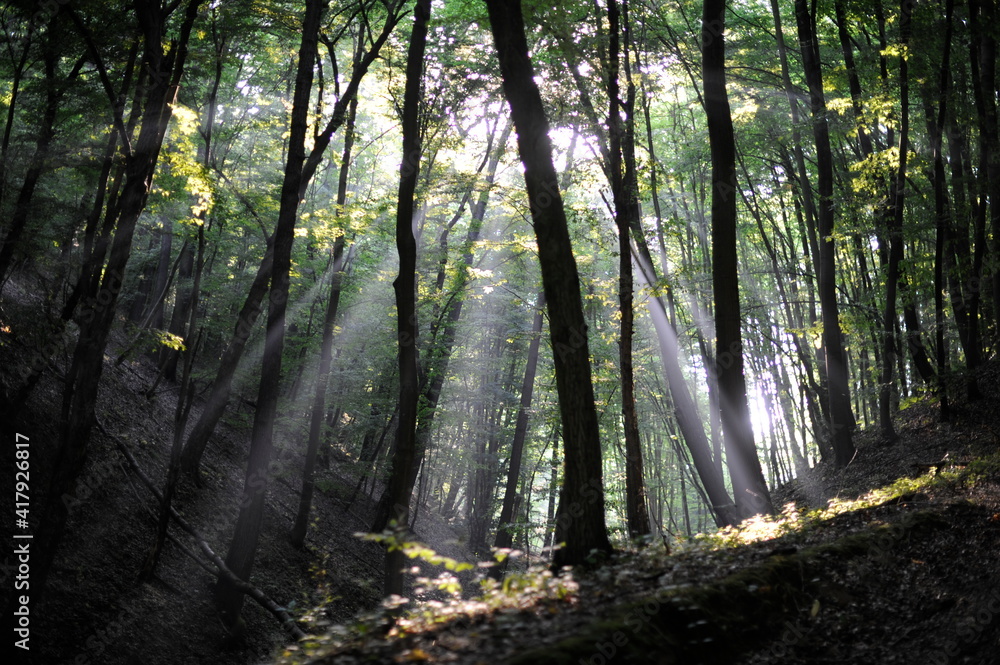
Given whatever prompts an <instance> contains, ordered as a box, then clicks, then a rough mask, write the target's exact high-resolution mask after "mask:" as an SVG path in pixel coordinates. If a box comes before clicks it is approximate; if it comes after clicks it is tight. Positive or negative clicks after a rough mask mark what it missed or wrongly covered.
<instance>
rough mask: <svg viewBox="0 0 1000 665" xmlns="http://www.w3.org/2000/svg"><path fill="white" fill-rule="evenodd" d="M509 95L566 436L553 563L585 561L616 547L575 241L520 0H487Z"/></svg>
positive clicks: (580, 562) (502, 73)
mask: <svg viewBox="0 0 1000 665" xmlns="http://www.w3.org/2000/svg"><path fill="white" fill-rule="evenodd" d="M486 6H487V8H488V10H489V16H490V28H491V29H492V32H493V40H494V44H495V46H496V50H497V57H498V59H499V62H500V72H501V75H502V77H503V90H504V96H505V97H506V98H507V102H508V104H509V105H510V109H511V115H512V116H513V119H514V126H515V128H516V129H517V144H518V151H519V153H520V155H521V162H522V163H523V165H524V181H525V187H526V189H527V192H528V201H529V205H530V207H531V218H532V222H533V224H534V228H535V237H536V239H537V242H538V260H539V263H540V264H541V269H542V284H543V286H544V290H545V300H546V302H547V303H548V313H549V335H550V339H551V342H552V349H553V353H554V361H555V372H556V389H557V391H558V394H559V411H560V414H561V420H562V426H563V437H564V441H565V453H566V454H565V476H564V481H563V489H562V493H561V494H560V497H559V509H558V511H557V518H556V541H557V542H562V543H565V546H564V547H562V548H561V549H559V550H558V551H557V552H556V554H555V557H554V559H553V566H554V567H556V568H559V567H561V566H564V565H575V564H582V563H585V562H586V561H587V560H589V559H590V558H591V557H592V555H593V553H594V552H595V550H596V552H598V553H602V554H603V553H610V552H611V549H612V548H611V542H610V541H609V540H608V532H607V526H606V525H605V520H604V482H603V472H602V468H601V440H600V430H599V428H598V422H597V410H596V408H595V406H594V386H593V383H592V382H591V372H590V350H589V348H588V344H587V324H586V322H585V320H584V317H583V306H582V303H581V299H580V278H579V275H578V273H577V269H576V259H575V258H574V257H573V248H572V246H571V243H570V238H569V229H568V227H567V224H566V213H565V210H564V209H563V203H562V197H561V196H560V194H559V184H558V177H557V175H556V170H555V167H554V166H553V163H552V145H551V143H550V141H549V137H548V120H547V119H546V117H545V110H544V108H543V106H542V98H541V94H540V93H539V90H538V85H537V84H536V83H535V80H534V71H533V67H532V64H531V59H530V56H529V55H528V42H527V38H526V36H525V31H524V17H523V15H522V13H521V2H520V0H487V2H486Z"/></svg>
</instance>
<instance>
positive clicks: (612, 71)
mask: <svg viewBox="0 0 1000 665" xmlns="http://www.w3.org/2000/svg"><path fill="white" fill-rule="evenodd" d="M622 7H623V8H624V12H625V25H624V26H623V25H622V21H621V14H622V12H621V11H620V10H619V6H618V0H611V1H610V2H609V3H608V38H609V41H608V99H609V101H610V109H609V111H608V142H609V144H610V145H609V151H608V152H609V165H608V166H609V171H610V177H611V191H612V197H613V199H614V204H615V224H616V225H617V226H618V307H619V312H620V313H621V322H620V336H619V342H618V357H619V365H620V373H621V400H622V428H623V430H624V433H625V514H626V519H627V521H628V532H629V535H630V536H632V537H640V536H645V535H647V534H649V513H648V511H647V508H646V489H645V485H644V481H643V472H642V441H641V439H640V438H639V418H638V416H637V414H636V410H635V376H634V371H633V362H632V337H633V332H634V330H633V329H634V320H635V311H634V309H633V291H634V287H633V277H632V249H631V243H630V241H629V233H630V229H631V228H632V226H633V225H635V224H637V223H638V221H639V192H638V187H637V183H636V170H635V132H634V126H635V117H634V115H635V86H634V85H633V83H632V77H631V65H630V62H629V49H628V46H629V45H628V41H627V40H628V36H627V34H628V33H627V31H628V29H629V25H628V15H627V11H628V9H627V7H628V6H627V4H626V3H625V0H622ZM623 34H624V35H625V42H626V43H625V44H624V49H623V48H622V46H623V44H622V43H621V42H622V39H621V37H622V36H623ZM621 53H624V55H625V63H624V64H625V67H624V68H625V76H626V93H625V99H624V100H623V99H622V97H621V88H620V85H619V82H618V78H619V74H620V70H621V67H620V64H619V63H620V54H621ZM623 115H624V121H623V118H622V116H623Z"/></svg>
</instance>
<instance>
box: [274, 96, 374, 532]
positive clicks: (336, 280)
mask: <svg viewBox="0 0 1000 665" xmlns="http://www.w3.org/2000/svg"><path fill="white" fill-rule="evenodd" d="M357 116H358V101H357V97H355V98H354V100H352V101H351V106H350V109H349V111H348V113H347V125H346V127H345V128H344V150H343V153H342V154H341V157H340V175H339V178H338V181H337V216H338V217H342V216H343V214H344V204H345V203H347V174H348V171H349V170H350V165H351V150H352V149H353V148H354V122H355V120H356V118H357ZM344 239H345V234H344V232H341V234H340V235H338V236H337V239H336V240H335V241H334V243H333V267H332V268H331V273H332V276H331V278H330V298H329V300H328V301H327V305H326V316H325V317H324V319H323V341H322V347H321V349H320V357H319V371H318V372H317V374H316V392H315V394H314V396H313V405H312V415H311V418H310V421H309V443H308V445H307V446H306V459H305V466H304V468H303V470H302V494H301V495H300V497H299V509H298V513H297V514H296V517H295V524H294V525H293V526H292V530H291V532H290V533H289V536H288V537H289V539H290V540H291V541H292V545H294V546H295V547H299V548H301V547H302V545H303V544H304V543H305V539H306V529H307V528H308V526H309V510H310V508H311V507H312V496H313V490H314V486H315V483H314V481H313V475H314V473H315V468H316V457H317V454H318V452H319V442H320V435H321V433H322V426H323V414H324V413H325V411H326V384H327V381H328V379H329V376H330V365H331V364H332V360H333V331H334V324H335V323H336V321H337V309H338V307H339V305H340V290H341V285H342V281H343V275H344V272H343V270H344V260H343V258H344V245H345V240H344Z"/></svg>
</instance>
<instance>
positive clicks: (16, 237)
mask: <svg viewBox="0 0 1000 665" xmlns="http://www.w3.org/2000/svg"><path fill="white" fill-rule="evenodd" d="M57 26H58V20H57V17H56V18H53V19H52V21H50V22H49V27H48V36H47V38H46V40H45V47H44V54H43V59H44V61H45V110H44V111H43V112H42V118H41V124H40V126H39V128H38V137H37V138H36V139H35V151H34V153H33V154H32V156H31V161H30V162H29V163H28V170H27V172H26V173H25V175H24V181H23V182H22V183H21V190H20V191H19V192H18V195H17V201H16V202H15V204H14V211H13V212H12V213H11V216H10V220H9V221H7V222H6V223H5V224H4V226H5V227H6V228H5V231H6V233H5V234H4V236H3V244H2V245H0V289H2V288H3V285H4V282H5V281H6V279H7V275H8V273H9V271H10V269H11V266H12V265H13V263H14V256H15V254H14V252H15V250H16V249H17V248H18V244H19V243H20V241H21V235H22V234H23V233H24V229H25V227H26V226H27V224H28V219H29V217H30V213H31V201H32V198H33V197H34V194H35V189H36V188H37V186H38V181H39V179H40V178H41V176H42V173H43V172H44V171H45V170H46V168H47V162H48V156H49V147H50V145H51V144H52V139H53V138H54V137H55V123H56V112H57V111H58V110H59V86H58V83H57V82H56V65H57V63H58V57H57V53H56V44H55V42H56V41H57V40H58V39H59V31H58V29H57ZM15 93H16V90H15ZM12 104H13V102H12Z"/></svg>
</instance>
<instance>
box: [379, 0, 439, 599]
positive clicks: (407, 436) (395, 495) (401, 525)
mask: <svg viewBox="0 0 1000 665" xmlns="http://www.w3.org/2000/svg"><path fill="white" fill-rule="evenodd" d="M430 16H431V1H430V0H418V2H417V4H416V7H415V8H414V12H413V30H412V31H411V32H410V45H409V50H408V52H407V56H406V85H405V89H404V93H403V119H402V128H403V162H402V164H401V165H400V168H399V191H398V196H397V201H396V251H397V252H398V254H399V276H398V277H396V280H395V281H394V282H393V290H394V291H395V293H396V333H397V341H398V343H399V425H398V427H397V429H396V441H395V447H394V449H393V456H392V468H391V470H390V472H389V479H388V480H387V481H386V486H385V492H384V493H383V494H382V498H381V500H380V501H379V505H378V507H377V508H376V518H375V522H374V524H373V525H372V530H373V531H382V530H384V529H385V528H387V527H388V526H390V525H391V524H392V523H395V525H396V527H397V528H398V529H405V527H406V526H407V523H408V520H409V515H410V497H411V496H412V494H413V485H414V483H415V481H416V473H417V470H418V468H419V466H420V464H419V462H420V455H419V452H418V450H417V409H418V400H419V397H420V369H419V362H420V361H419V357H418V354H417V334H418V327H417V302H416V299H417V292H416V288H417V283H416V270H417V242H416V238H415V237H414V235H413V215H414V208H415V206H414V196H415V193H416V186H417V177H418V176H419V174H420V157H421V150H422V146H421V137H420V131H419V113H420V103H421V97H420V83H421V79H422V78H423V61H424V52H425V50H426V46H427V23H428V21H430ZM402 565H403V554H402V551H401V550H398V549H397V550H394V551H389V552H387V554H386V562H385V585H384V588H383V593H384V594H385V595H390V594H400V593H402V590H403V570H402Z"/></svg>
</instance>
